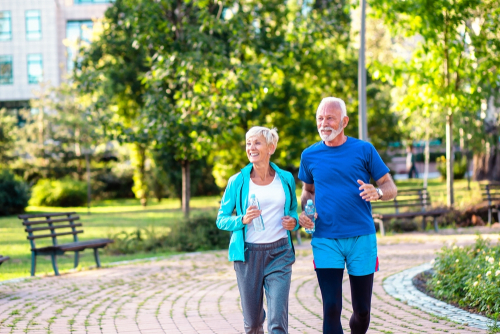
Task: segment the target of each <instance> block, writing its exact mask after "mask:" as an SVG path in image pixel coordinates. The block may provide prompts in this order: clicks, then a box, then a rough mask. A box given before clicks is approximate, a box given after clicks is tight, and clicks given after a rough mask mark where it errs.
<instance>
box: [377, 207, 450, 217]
mask: <svg viewBox="0 0 500 334" xmlns="http://www.w3.org/2000/svg"><path fill="white" fill-rule="evenodd" d="M448 211H449V210H446V209H443V210H433V211H425V212H403V213H390V214H377V213H376V214H373V217H375V218H380V219H390V218H412V217H419V216H426V217H429V216H440V215H442V214H445V213H447V212H448Z"/></svg>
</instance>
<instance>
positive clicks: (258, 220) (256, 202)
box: [249, 194, 266, 232]
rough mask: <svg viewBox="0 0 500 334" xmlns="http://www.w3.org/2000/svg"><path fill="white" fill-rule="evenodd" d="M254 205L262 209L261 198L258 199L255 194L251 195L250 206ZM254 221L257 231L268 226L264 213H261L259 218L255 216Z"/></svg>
mask: <svg viewBox="0 0 500 334" xmlns="http://www.w3.org/2000/svg"><path fill="white" fill-rule="evenodd" d="M252 205H255V206H257V208H258V209H259V210H260V204H259V200H258V199H257V197H255V194H251V195H250V205H249V206H252ZM252 223H253V228H254V229H255V232H262V231H264V230H265V229H266V226H265V225H264V220H263V219H262V215H259V216H258V217H257V218H254V220H252Z"/></svg>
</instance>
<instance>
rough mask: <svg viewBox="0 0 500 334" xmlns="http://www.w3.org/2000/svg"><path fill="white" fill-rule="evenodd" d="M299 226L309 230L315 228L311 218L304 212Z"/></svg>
mask: <svg viewBox="0 0 500 334" xmlns="http://www.w3.org/2000/svg"><path fill="white" fill-rule="evenodd" d="M314 217H315V218H318V213H315V216H314ZM299 224H300V226H302V227H304V228H307V229H312V228H313V227H314V223H313V222H312V220H311V219H309V217H307V215H306V213H305V212H304V211H302V213H301V214H300V216H299Z"/></svg>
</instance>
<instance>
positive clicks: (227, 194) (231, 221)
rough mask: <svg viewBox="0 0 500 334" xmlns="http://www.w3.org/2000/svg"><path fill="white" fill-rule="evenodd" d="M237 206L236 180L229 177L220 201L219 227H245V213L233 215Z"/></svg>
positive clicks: (234, 229) (230, 228)
mask: <svg viewBox="0 0 500 334" xmlns="http://www.w3.org/2000/svg"><path fill="white" fill-rule="evenodd" d="M235 207H236V185H235V182H234V180H231V179H229V182H228V185H227V188H226V191H224V196H222V200H221V203H220V208H219V213H218V214H217V222H216V223H217V227H218V228H219V229H221V230H224V231H236V230H241V229H242V228H243V227H244V224H243V215H239V216H233V215H232V214H233V211H234V209H235Z"/></svg>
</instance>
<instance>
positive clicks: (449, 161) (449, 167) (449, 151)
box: [446, 114, 454, 208]
mask: <svg viewBox="0 0 500 334" xmlns="http://www.w3.org/2000/svg"><path fill="white" fill-rule="evenodd" d="M453 158H454V157H453V115H451V114H449V115H448V116H447V117H446V190H447V199H448V203H447V204H448V207H450V208H451V207H453V203H454V196H453V160H454V159H453Z"/></svg>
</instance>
